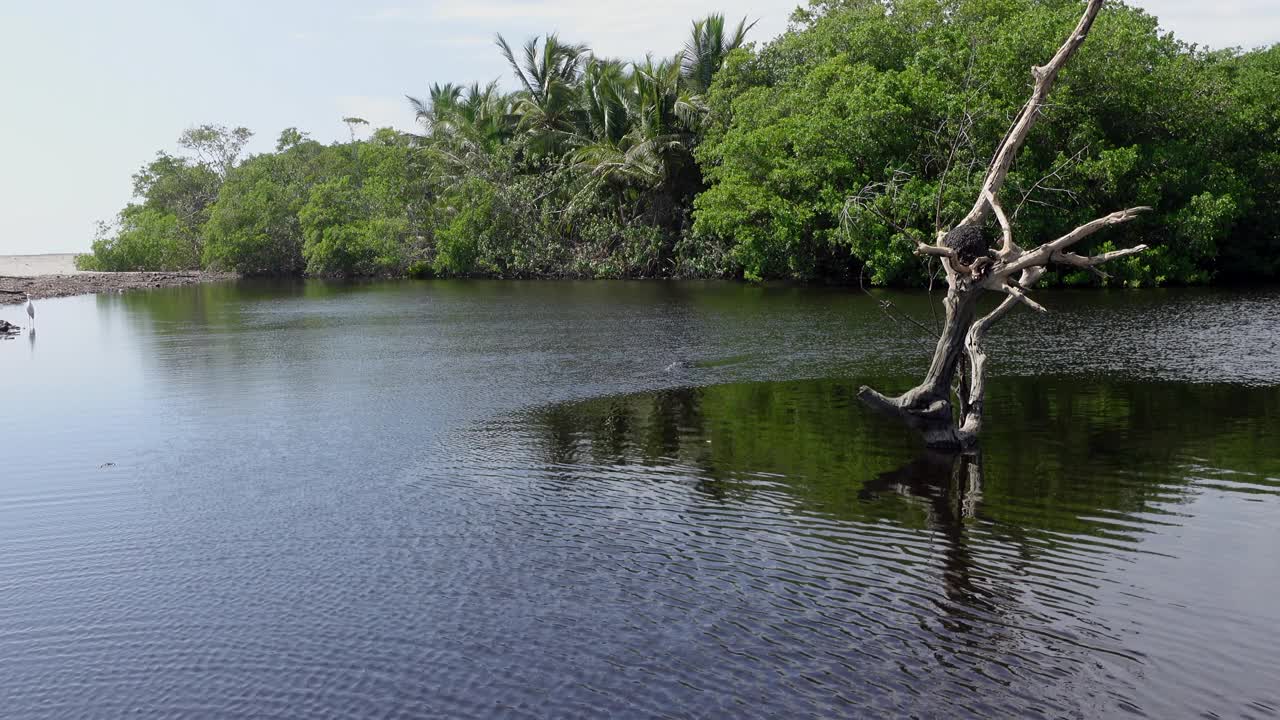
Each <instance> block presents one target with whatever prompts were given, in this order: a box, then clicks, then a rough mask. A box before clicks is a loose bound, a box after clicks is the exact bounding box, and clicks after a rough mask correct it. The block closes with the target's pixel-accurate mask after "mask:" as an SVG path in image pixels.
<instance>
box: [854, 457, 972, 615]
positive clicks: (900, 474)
mask: <svg viewBox="0 0 1280 720" xmlns="http://www.w3.org/2000/svg"><path fill="white" fill-rule="evenodd" d="M890 492H892V493H895V494H897V495H899V496H901V497H903V498H905V499H906V500H908V501H910V502H913V503H916V504H918V505H920V506H921V507H922V508H923V509H924V511H925V518H926V522H927V523H928V525H929V527H930V528H932V529H934V530H937V531H939V532H940V533H942V535H943V537H945V538H946V548H945V550H944V552H943V573H944V575H943V577H944V579H945V583H946V592H947V596H948V597H950V598H951V599H952V600H955V601H956V602H960V603H963V604H964V605H967V606H984V607H986V609H989V610H990V609H993V608H991V607H990V606H989V605H990V603H988V602H986V601H983V600H981V596H982V594H983V593H980V592H978V591H977V588H975V587H974V583H973V568H974V565H975V561H974V558H973V552H972V550H971V549H970V546H969V545H970V543H969V537H968V528H967V525H966V524H967V523H968V522H969V521H972V520H973V519H974V517H975V515H976V514H977V507H978V503H979V501H981V499H982V460H981V458H980V457H979V456H978V455H976V454H972V455H944V454H941V453H937V452H927V451H926V452H925V453H924V454H923V455H921V456H920V457H918V458H916V459H915V460H913V461H911V462H910V463H907V464H906V465H904V466H902V467H900V468H898V469H896V470H891V471H889V472H884V473H880V474H879V475H877V476H876V477H875V479H874V480H870V481H868V482H867V483H865V484H864V485H863V486H862V492H861V494H862V496H863V497H873V496H876V495H879V494H882V493H890Z"/></svg>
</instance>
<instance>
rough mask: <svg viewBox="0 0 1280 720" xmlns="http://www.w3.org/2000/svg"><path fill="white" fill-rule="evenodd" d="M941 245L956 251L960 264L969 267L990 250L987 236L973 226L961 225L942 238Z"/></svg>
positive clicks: (980, 229)
mask: <svg viewBox="0 0 1280 720" xmlns="http://www.w3.org/2000/svg"><path fill="white" fill-rule="evenodd" d="M942 244H943V245H945V246H947V247H949V248H951V249H952V250H955V251H956V255H957V256H958V257H959V260H960V262H962V263H964V264H965V265H970V264H972V263H973V261H974V260H977V259H978V258H980V257H986V256H987V254H988V252H989V251H990V249H991V246H990V245H989V244H988V243H987V236H986V235H985V234H983V232H982V228H980V227H977V226H975V225H961V226H960V227H958V228H954V229H953V230H952V231H951V232H949V233H947V235H946V237H944V238H942Z"/></svg>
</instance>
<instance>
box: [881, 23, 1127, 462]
mask: <svg viewBox="0 0 1280 720" xmlns="http://www.w3.org/2000/svg"><path fill="white" fill-rule="evenodd" d="M1102 5H1103V0H1089V1H1088V3H1087V5H1086V7H1085V11H1084V14H1083V15H1082V16H1081V18H1080V21H1079V22H1078V23H1077V24H1076V27H1075V29H1074V30H1073V31H1072V33H1071V35H1070V36H1068V37H1067V39H1066V40H1065V41H1064V42H1063V44H1062V46H1061V47H1059V48H1058V51H1057V52H1056V53H1055V54H1054V56H1053V57H1052V58H1051V59H1050V60H1049V62H1048V63H1047V64H1045V65H1043V66H1037V67H1033V68H1032V69H1031V75H1032V77H1033V78H1034V80H1035V84H1034V87H1033V89H1032V92H1031V97H1030V98H1029V99H1028V100H1027V102H1026V104H1025V105H1023V107H1022V109H1021V110H1020V111H1019V113H1018V115H1017V116H1016V117H1015V118H1014V121H1013V123H1012V125H1011V126H1010V128H1009V131H1008V132H1007V133H1005V136H1004V138H1003V139H1002V140H1001V141H1000V144H999V145H998V146H997V148H996V152H995V155H994V157H993V158H992V159H991V163H990V165H988V166H987V174H986V177H985V178H984V179H983V183H982V189H981V191H980V192H979V194H978V198H977V200H976V201H975V203H974V206H973V209H972V210H970V211H969V214H968V215H966V216H965V217H964V219H962V220H961V221H960V223H959V224H958V225H957V226H956V227H955V228H953V229H952V230H951V231H950V232H947V233H941V232H940V233H938V237H937V239H936V241H935V243H934V244H932V245H929V244H925V243H918V244H917V247H916V254H918V255H932V256H938V257H940V258H942V264H943V268H944V269H945V270H946V276H947V295H946V298H945V300H944V305H945V308H946V320H945V322H944V324H943V329H942V334H941V336H940V337H939V338H938V344H937V346H936V347H935V348H934V352H933V360H932V362H931V363H930V364H929V371H928V372H927V373H926V374H925V378H924V380H923V381H922V382H921V383H920V384H919V385H917V386H916V387H914V388H912V389H910V390H908V391H907V392H905V393H903V394H901V395H898V396H893V397H890V396H886V395H883V394H881V393H879V392H877V391H875V390H873V389H871V388H869V387H866V386H863V387H862V389H861V390H859V392H858V397H859V398H860V399H862V401H863V402H865V403H867V404H868V405H870V406H871V407H873V408H875V409H877V410H880V411H882V412H886V413H888V414H891V415H894V416H896V417H898V418H900V419H902V420H903V421H905V422H906V423H907V424H908V425H909V426H910V427H913V428H915V429H916V430H918V431H919V432H920V433H921V434H922V435H923V436H924V440H925V444H926V445H927V446H929V447H931V448H937V449H947V450H965V449H969V448H972V447H973V446H974V445H975V444H976V443H977V439H978V434H979V433H980V432H981V429H982V418H983V400H984V396H985V391H986V361H987V355H986V351H985V350H984V348H983V340H984V339H985V338H986V335H987V333H988V332H989V331H990V330H991V328H992V326H994V325H995V324H996V323H997V322H998V321H999V320H1000V319H1002V318H1003V317H1004V316H1005V315H1007V314H1008V313H1009V311H1010V310H1012V309H1013V308H1014V306H1016V305H1019V304H1023V305H1026V306H1027V307H1030V308H1031V309H1033V310H1036V311H1038V312H1046V310H1045V308H1044V307H1043V306H1041V305H1040V304H1039V303H1037V302H1036V301H1034V300H1032V299H1031V298H1030V297H1028V295H1027V291H1028V290H1030V289H1031V288H1033V287H1034V286H1035V285H1036V283H1037V282H1039V280H1040V278H1041V276H1042V275H1043V274H1044V272H1045V268H1046V266H1047V265H1049V264H1050V263H1060V264H1064V265H1070V266H1074V267H1081V268H1087V269H1090V270H1093V271H1094V272H1100V271H1098V270H1097V266H1098V265H1101V264H1103V263H1105V262H1108V261H1110V260H1114V259H1116V258H1120V257H1125V256H1127V255H1132V254H1134V253H1139V252H1142V251H1143V250H1145V249H1146V246H1145V245H1138V246H1136V247H1133V248H1128V249H1124V250H1116V251H1113V252H1108V253H1103V254H1101V255H1095V256H1083V255H1078V254H1076V253H1072V252H1068V250H1069V248H1070V247H1071V246H1073V245H1075V244H1076V243H1078V242H1080V241H1081V240H1083V239H1085V238H1086V237H1089V236H1090V235H1092V234H1094V233H1095V232H1097V231H1099V230H1101V229H1103V228H1106V227H1110V226H1112V225H1117V224H1120V223H1125V222H1128V221H1130V220H1132V219H1134V218H1135V217H1137V216H1138V214H1140V213H1141V212H1143V211H1146V210H1149V209H1150V208H1145V207H1139V208H1130V209H1127V210H1121V211H1118V212H1114V213H1111V214H1110V215H1107V216H1106V217H1102V218H1098V219H1097V220H1094V221H1092V222H1089V223H1086V224H1084V225H1081V226H1080V227H1077V228H1075V229H1074V230H1072V231H1071V232H1069V233H1067V234H1066V235H1063V236H1062V237H1060V238H1058V239H1056V240H1053V241H1051V242H1048V243H1045V244H1043V245H1041V246H1039V247H1037V248H1033V249H1031V250H1024V249H1023V248H1022V247H1020V246H1019V245H1018V244H1017V242H1015V240H1014V233H1013V228H1012V226H1011V225H1010V222H1009V219H1008V216H1007V215H1006V214H1005V212H1004V209H1003V208H1002V207H1001V205H1000V200H999V195H1000V189H1001V188H1002V187H1003V185H1004V181H1005V178H1006V177H1007V176H1008V173H1009V168H1010V166H1011V165H1012V164H1013V159H1014V158H1015V157H1016V156H1017V154H1018V151H1019V150H1020V149H1021V148H1022V145H1023V144H1024V143H1025V142H1026V139H1027V135H1028V134H1029V133H1030V132H1031V128H1032V127H1033V126H1034V125H1035V123H1036V121H1037V120H1038V119H1039V118H1040V114H1041V112H1042V111H1043V109H1044V104H1045V101H1046V99H1047V98H1048V95H1049V91H1050V90H1051V89H1052V87H1053V83H1054V81H1055V80H1057V77H1058V73H1059V72H1060V71H1061V70H1062V68H1063V66H1065V65H1066V64H1067V61H1068V60H1070V59H1071V57H1072V56H1073V55H1074V54H1075V53H1076V51H1077V50H1078V49H1079V48H1080V46H1081V45H1082V44H1084V41H1085V38H1086V37H1087V36H1088V34H1089V30H1090V28H1092V27H1093V22H1094V20H1095V19H1096V18H1097V16H1098V12H1099V11H1100V10H1101V9H1102ZM988 215H994V216H995V218H996V221H997V222H998V223H999V225H1000V231H1001V242H1000V246H999V248H998V249H997V250H988V251H987V253H986V256H984V257H978V258H976V259H973V258H966V257H963V256H962V255H963V254H964V253H962V252H961V251H960V250H958V249H957V248H958V247H959V246H960V241H961V240H962V239H963V238H962V235H963V234H964V231H965V229H967V228H979V229H980V228H981V227H982V226H983V224H984V223H985V222H986V219H987V217H988ZM957 231H961V232H960V233H958V232H957ZM967 232H968V233H972V232H973V231H972V230H968V231H967ZM948 240H952V242H950V243H949V242H947V241H948ZM984 290H991V291H997V292H1000V293H1002V294H1003V295H1005V298H1004V300H1003V301H1002V302H1001V303H1000V305H999V306H997V307H996V309H995V310H993V311H991V312H990V313H988V314H987V315H984V316H982V317H981V318H979V317H978V316H977V307H978V301H979V298H980V297H981V296H982V294H983V291H984ZM962 365H963V366H964V373H963V376H962V377H961V381H960V383H959V389H958V391H957V392H956V395H957V400H958V402H959V412H958V413H957V412H956V409H955V405H954V404H953V402H952V399H951V396H952V386H953V385H954V384H955V378H956V373H957V371H958V370H960V368H961V366H962Z"/></svg>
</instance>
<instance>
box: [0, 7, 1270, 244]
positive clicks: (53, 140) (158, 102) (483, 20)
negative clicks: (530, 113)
mask: <svg viewBox="0 0 1280 720" xmlns="http://www.w3.org/2000/svg"><path fill="white" fill-rule="evenodd" d="M796 4H797V2H796V0H734V1H733V2H727V1H726V0H684V1H680V0H470V1H469V2H441V1H436V0H375V1H373V2H366V3H361V2H352V1H345V2H344V1H342V0H312V1H309V2H303V1H302V0H255V1H254V2H247V1H245V0H213V1H211V2H210V1H204V2H183V1H177V0H169V1H161V0H111V1H110V2H101V1H98V2H94V1H89V0H0V97H3V99H4V100H5V109H4V111H3V113H0V143H2V144H0V163H2V164H0V254H11V253H39V252H74V251H81V250H86V249H88V247H89V242H90V241H91V239H92V235H93V228H94V224H95V223H96V221H98V220H105V219H108V218H110V217H112V216H113V215H114V214H115V212H116V211H117V210H118V209H119V208H120V207H122V206H123V205H124V203H125V202H127V201H128V199H129V194H130V175H131V174H132V173H133V172H134V171H135V170H136V169H137V168H138V167H139V166H141V165H142V164H144V163H146V162H147V161H148V160H149V159H150V158H151V157H153V156H154V154H155V152H156V151H157V150H160V149H166V150H170V151H173V150H176V148H175V143H174V141H175V139H176V138H177V136H178V134H179V133H180V132H181V131H182V130H183V129H184V128H186V127H189V126H192V125H197V124H201V123H221V124H225V125H244V126H246V127H249V128H250V129H252V130H254V131H255V132H256V133H257V134H258V135H257V137H256V138H255V140H254V144H253V145H252V146H251V149H252V150H255V151H261V150H266V149H270V148H271V147H272V145H273V143H274V139H275V137H276V135H277V134H278V133H279V131H280V130H281V129H283V128H285V127H289V126H297V127H299V128H301V129H302V130H304V131H309V132H310V133H311V134H312V136H313V137H315V138H316V139H319V140H323V141H330V140H333V139H337V138H339V137H345V136H346V133H347V130H346V127H345V126H344V125H342V123H341V118H342V117H343V116H344V115H358V116H361V117H364V118H367V119H368V120H370V121H371V122H373V123H374V124H375V125H394V126H398V127H401V128H409V127H411V126H412V116H411V113H410V112H409V110H408V109H407V105H406V104H405V101H404V97H403V96H404V95H405V94H406V93H408V94H422V93H424V92H425V90H426V88H427V87H428V86H429V85H430V84H431V83H432V82H445V81H459V82H461V81H472V80H489V79H492V78H495V77H501V78H502V80H503V82H504V83H508V84H509V78H508V76H507V72H506V68H505V66H504V64H503V61H502V59H501V58H500V56H499V55H498V53H497V52H496V50H495V49H494V47H493V41H492V40H493V34H494V33H495V32H499V31H500V32H502V33H504V34H506V35H507V36H508V37H509V38H511V39H513V40H523V39H524V38H526V37H528V36H531V35H535V34H540V33H544V32H548V31H559V32H560V34H561V36H562V37H564V38H566V39H569V40H574V41H580V42H586V43H589V44H590V45H591V46H592V47H593V48H594V49H595V50H596V51H597V52H598V53H599V54H602V55H611V56H618V57H625V58H636V57H641V56H643V55H644V53H645V51H646V50H652V51H654V52H656V53H658V54H663V55H666V54H669V53H673V52H675V50H676V49H678V48H679V46H680V44H681V42H682V41H683V37H684V35H685V33H686V32H687V30H688V25H689V22H690V20H692V19H693V18H695V17H698V16H701V15H705V14H706V13H708V12H711V11H724V12H726V13H727V14H729V15H730V16H731V17H737V16H741V15H749V16H750V17H752V18H758V19H759V21H760V23H759V25H758V26H757V28H756V30H755V32H754V33H753V35H752V37H753V39H755V40H767V39H769V38H770V37H773V36H774V35H776V34H778V33H779V32H781V31H782V30H783V29H784V28H785V26H786V20H787V16H788V14H789V13H790V11H791V9H792V8H793V7H795V5H796ZM1136 4H1138V5H1140V6H1142V7H1144V8H1146V9H1147V10H1149V11H1150V12H1152V13H1153V14H1155V15H1157V16H1158V17H1160V18H1161V20H1162V22H1163V24H1164V26H1165V27H1166V28H1168V29H1171V30H1173V31H1174V32H1176V33H1177V34H1178V35H1179V36H1180V37H1183V38H1184V39H1187V40H1190V41H1194V42H1199V43H1202V44H1208V45H1212V46H1214V47H1221V46H1224V45H1242V46H1246V47H1251V46H1256V45H1262V44H1268V43H1273V42H1277V41H1280V4H1278V3H1275V2H1274V1H1273V0H1218V1H1217V2H1204V1H1203V0H1139V2H1137V3H1136Z"/></svg>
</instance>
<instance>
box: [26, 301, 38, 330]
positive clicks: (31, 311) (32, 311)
mask: <svg viewBox="0 0 1280 720" xmlns="http://www.w3.org/2000/svg"><path fill="white" fill-rule="evenodd" d="M27 317H29V318H31V327H33V328H34V327H35V326H36V306H35V305H32V304H31V296H30V295H27Z"/></svg>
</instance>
